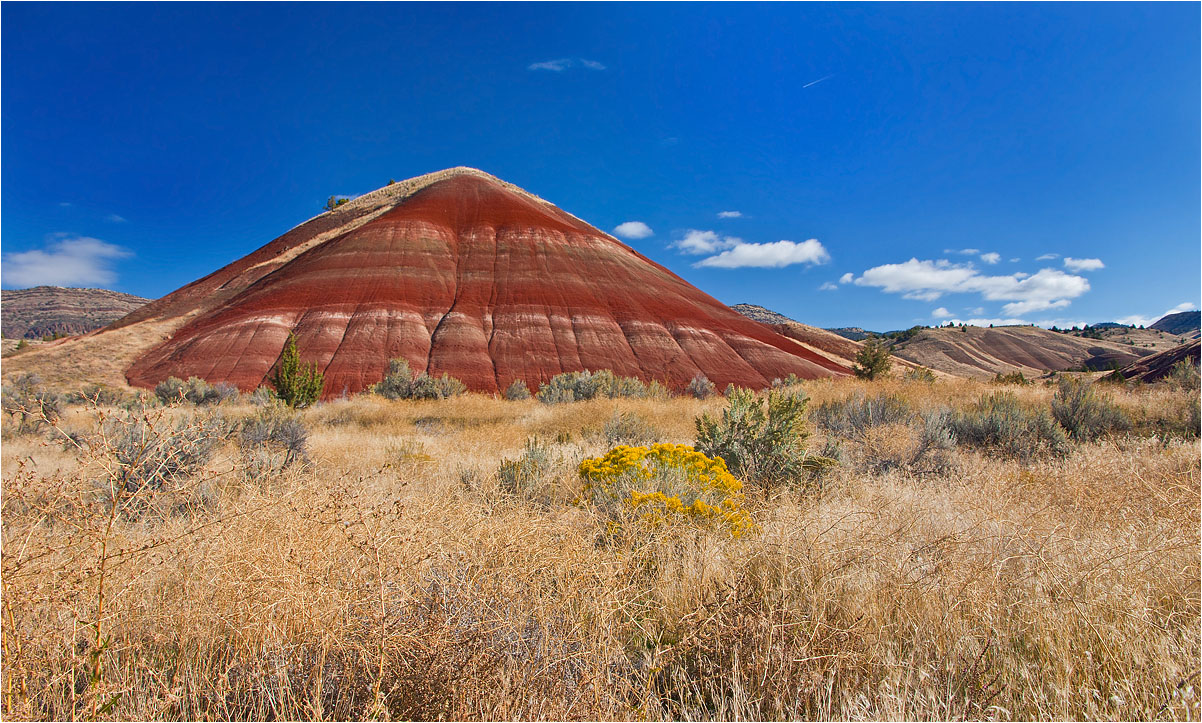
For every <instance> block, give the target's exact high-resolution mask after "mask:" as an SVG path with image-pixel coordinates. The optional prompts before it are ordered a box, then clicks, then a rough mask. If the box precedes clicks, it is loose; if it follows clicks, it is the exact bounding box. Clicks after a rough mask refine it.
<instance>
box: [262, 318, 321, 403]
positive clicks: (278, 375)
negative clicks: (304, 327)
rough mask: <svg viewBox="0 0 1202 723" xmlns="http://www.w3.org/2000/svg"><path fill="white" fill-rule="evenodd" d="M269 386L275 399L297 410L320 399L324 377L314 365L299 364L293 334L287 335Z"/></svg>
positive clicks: (298, 353) (298, 354) (298, 355)
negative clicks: (273, 392)
mask: <svg viewBox="0 0 1202 723" xmlns="http://www.w3.org/2000/svg"><path fill="white" fill-rule="evenodd" d="M271 385H272V386H273V387H275V393H276V396H277V397H279V398H280V399H282V400H283V401H284V403H285V404H287V405H288V406H290V407H295V408H297V409H303V408H304V407H307V406H309V405H310V404H313V403H314V402H316V401H317V400H318V398H320V397H321V392H322V389H323V388H324V387H325V377H324V375H322V373H321V372H319V371H317V364H316V363H313V364H302V363H301V360H300V352H298V351H297V350H296V335H295V334H291V333H290V334H288V343H287V344H286V345H285V346H284V352H283V354H282V355H281V356H280V361H279V363H278V364H277V365H276V368H275V372H273V373H272V375H271Z"/></svg>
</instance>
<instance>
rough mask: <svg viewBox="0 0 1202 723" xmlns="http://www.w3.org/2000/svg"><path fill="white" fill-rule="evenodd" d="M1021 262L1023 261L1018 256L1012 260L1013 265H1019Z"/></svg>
mask: <svg viewBox="0 0 1202 723" xmlns="http://www.w3.org/2000/svg"><path fill="white" fill-rule="evenodd" d="M1019 261H1022V259H1021V258H1019V257H1018V256H1015V257H1014V258H1012V259H1010V263H1012V264H1017V263H1018V262H1019Z"/></svg>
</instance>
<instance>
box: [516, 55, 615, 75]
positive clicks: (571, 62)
mask: <svg viewBox="0 0 1202 723" xmlns="http://www.w3.org/2000/svg"><path fill="white" fill-rule="evenodd" d="M576 66H580V67H581V68H587V69H588V70H605V66H604V65H602V64H601V63H599V62H597V61H596V60H588V59H586V58H580V59H575V58H556V59H554V60H544V61H542V62H539V63H531V64H530V65H527V66H526V70H550V71H552V72H555V73H562V72H563V71H565V70H569V69H571V68H575V67H576Z"/></svg>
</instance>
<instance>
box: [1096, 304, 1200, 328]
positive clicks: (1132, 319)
mask: <svg viewBox="0 0 1202 723" xmlns="http://www.w3.org/2000/svg"><path fill="white" fill-rule="evenodd" d="M1197 308H1198V307H1197V306H1195V305H1194V304H1193V303H1191V302H1189V301H1185V302H1182V303H1180V304H1177V305H1176V306H1174V307H1173V308H1171V309H1169V310H1168V311H1166V312H1164V313H1163V314H1157V315H1156V316H1143V315H1140V314H1132V315H1131V316H1124V317H1122V318H1120V319H1115V322H1117V323H1119V324H1127V325H1129V326H1149V325H1151V324H1155V323H1156V322H1158V321H1160V320H1161V319H1163V318H1164V317H1166V316H1168V315H1169V314H1180V313H1181V312H1183V311H1193V310H1194V309H1197Z"/></svg>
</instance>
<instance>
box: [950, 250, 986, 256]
mask: <svg viewBox="0 0 1202 723" xmlns="http://www.w3.org/2000/svg"><path fill="white" fill-rule="evenodd" d="M943 253H945V254H960V255H961V256H976V255H977V254H979V253H981V249H944V250H943Z"/></svg>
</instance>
